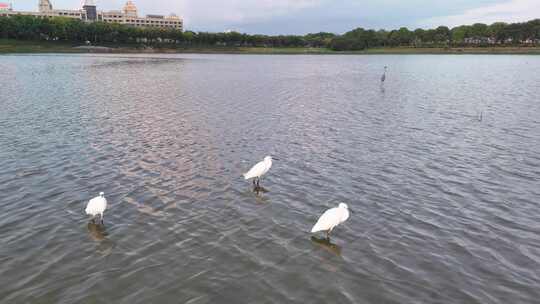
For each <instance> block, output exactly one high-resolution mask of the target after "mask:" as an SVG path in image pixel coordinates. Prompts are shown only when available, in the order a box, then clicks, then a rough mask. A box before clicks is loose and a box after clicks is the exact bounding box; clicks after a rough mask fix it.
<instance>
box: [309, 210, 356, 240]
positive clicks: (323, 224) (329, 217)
mask: <svg viewBox="0 0 540 304" xmlns="http://www.w3.org/2000/svg"><path fill="white" fill-rule="evenodd" d="M348 218H349V207H348V206H347V204H345V203H340V204H339V205H338V206H337V207H334V208H331V209H328V210H326V211H325V212H324V213H323V214H322V215H321V217H320V218H319V220H318V221H317V223H316V224H315V226H313V228H312V229H311V232H312V233H315V232H318V231H326V237H327V238H329V237H330V232H332V229H334V228H335V227H336V226H337V225H339V224H341V223H343V222H345V221H346V220H347V219H348Z"/></svg>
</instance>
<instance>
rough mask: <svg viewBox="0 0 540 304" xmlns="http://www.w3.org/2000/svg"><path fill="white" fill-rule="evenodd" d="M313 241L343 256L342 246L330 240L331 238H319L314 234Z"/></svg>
mask: <svg viewBox="0 0 540 304" xmlns="http://www.w3.org/2000/svg"><path fill="white" fill-rule="evenodd" d="M311 241H312V242H313V243H315V244H317V245H319V246H320V247H322V248H323V249H325V250H327V251H329V252H331V253H333V254H335V255H337V256H341V247H340V246H338V245H336V244H334V243H332V242H330V239H329V238H317V237H314V236H312V237H311Z"/></svg>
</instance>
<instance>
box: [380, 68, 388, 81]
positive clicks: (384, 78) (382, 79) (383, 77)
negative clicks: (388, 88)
mask: <svg viewBox="0 0 540 304" xmlns="http://www.w3.org/2000/svg"><path fill="white" fill-rule="evenodd" d="M387 68H388V67H387V66H384V73H383V74H382V76H381V82H384V81H385V80H386V69H387Z"/></svg>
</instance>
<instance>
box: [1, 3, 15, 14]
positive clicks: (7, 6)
mask: <svg viewBox="0 0 540 304" xmlns="http://www.w3.org/2000/svg"><path fill="white" fill-rule="evenodd" d="M2 11H12V9H11V3H5V2H0V12H2Z"/></svg>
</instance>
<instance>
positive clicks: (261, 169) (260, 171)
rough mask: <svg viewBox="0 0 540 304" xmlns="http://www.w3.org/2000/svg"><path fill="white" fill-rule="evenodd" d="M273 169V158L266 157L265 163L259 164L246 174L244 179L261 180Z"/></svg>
mask: <svg viewBox="0 0 540 304" xmlns="http://www.w3.org/2000/svg"><path fill="white" fill-rule="evenodd" d="M271 167H272V157H271V156H266V157H265V158H264V160H263V161H261V162H258V163H257V164H256V165H255V166H253V167H252V168H251V169H249V171H248V172H246V173H244V179H250V178H260V177H261V176H263V175H264V174H265V173H266V172H268V170H270V168H271Z"/></svg>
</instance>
